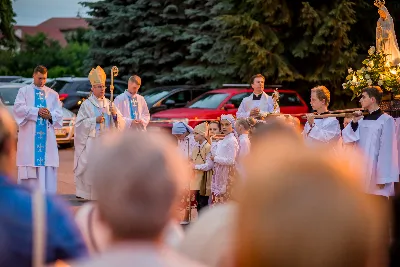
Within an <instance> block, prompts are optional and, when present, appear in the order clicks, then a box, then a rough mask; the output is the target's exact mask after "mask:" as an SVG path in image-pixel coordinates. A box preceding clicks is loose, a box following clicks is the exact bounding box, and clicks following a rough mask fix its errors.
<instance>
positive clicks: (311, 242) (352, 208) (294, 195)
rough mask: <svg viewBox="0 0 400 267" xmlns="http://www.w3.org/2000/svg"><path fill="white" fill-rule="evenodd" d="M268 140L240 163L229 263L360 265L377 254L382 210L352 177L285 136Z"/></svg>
mask: <svg viewBox="0 0 400 267" xmlns="http://www.w3.org/2000/svg"><path fill="white" fill-rule="evenodd" d="M270 133H271V132H270ZM261 136H262V135H261ZM269 137H270V138H265V139H264V140H258V144H257V146H256V149H253V150H252V152H251V155H250V156H249V157H248V158H247V160H246V164H245V168H246V173H247V175H248V177H247V180H246V183H245V184H244V185H243V187H242V188H241V190H239V194H238V205H239V206H238V216H237V220H238V223H237V225H236V232H237V236H236V238H237V242H236V243H235V245H236V248H235V251H234V253H233V255H234V256H233V257H234V258H235V259H234V261H235V266H268V267H286V266H291V267H320V266H324V267H347V266H348V267H361V266H367V262H368V263H370V262H372V261H374V260H375V259H372V258H370V256H371V255H375V256H377V257H378V255H382V254H380V253H379V251H380V250H382V249H383V250H385V249H386V248H385V245H383V244H382V243H381V242H382V241H383V240H384V239H383V235H382V233H383V231H384V230H383V229H384V228H383V221H384V220H385V218H386V213H385V212H384V211H385V209H384V208H383V207H381V206H378V205H379V204H378V203H375V202H373V200H372V199H370V198H369V196H367V195H365V194H363V193H362V191H361V189H360V186H359V184H358V182H357V181H358V179H359V175H360V174H358V173H355V172H353V171H352V170H351V169H349V168H347V165H346V164H342V163H341V162H340V161H339V159H338V158H337V157H336V158H334V157H331V154H329V153H327V152H326V151H321V150H316V149H310V148H305V147H304V145H303V144H301V143H300V142H295V138H294V137H293V136H292V137H290V134H287V135H286V136H285V135H278V134H276V135H274V136H271V135H270V136H269ZM265 151H268V153H265ZM340 160H342V161H343V162H344V161H346V158H345V157H344V156H342V157H340ZM381 238H382V239H381Z"/></svg>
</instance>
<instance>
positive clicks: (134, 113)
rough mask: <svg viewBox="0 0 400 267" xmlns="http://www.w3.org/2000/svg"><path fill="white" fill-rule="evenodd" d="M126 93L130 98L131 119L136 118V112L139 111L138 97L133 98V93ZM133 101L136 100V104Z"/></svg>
mask: <svg viewBox="0 0 400 267" xmlns="http://www.w3.org/2000/svg"><path fill="white" fill-rule="evenodd" d="M126 95H127V96H128V99H129V111H130V113H131V119H132V120H135V119H136V112H137V99H136V97H135V98H134V99H133V98H132V97H131V93H129V92H126ZM133 101H135V105H134V104H133Z"/></svg>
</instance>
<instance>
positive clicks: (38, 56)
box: [0, 33, 89, 77]
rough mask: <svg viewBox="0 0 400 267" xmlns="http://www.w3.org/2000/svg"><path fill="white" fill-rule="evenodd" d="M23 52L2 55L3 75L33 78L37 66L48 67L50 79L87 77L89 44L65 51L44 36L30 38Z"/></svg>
mask: <svg viewBox="0 0 400 267" xmlns="http://www.w3.org/2000/svg"><path fill="white" fill-rule="evenodd" d="M23 44H24V45H23V47H22V50H21V51H20V52H18V53H17V52H13V51H1V50H0V61H1V62H2V67H1V68H0V75H20V76H23V77H31V76H32V72H33V69H34V67H35V66H37V65H39V64H40V65H44V66H46V67H47V68H48V69H49V74H48V76H49V77H59V76H65V75H68V76H83V75H84V74H85V73H84V72H83V71H82V64H83V60H84V58H85V57H86V55H87V53H88V49H89V47H88V45H87V44H86V43H78V42H73V43H69V44H68V45H67V46H66V47H64V48H63V47H61V46H60V44H59V43H58V42H57V41H54V40H50V39H48V38H47V36H46V35H45V34H44V33H39V34H37V35H35V36H26V37H25V39H24V43H23Z"/></svg>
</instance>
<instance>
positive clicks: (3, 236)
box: [0, 175, 88, 267]
mask: <svg viewBox="0 0 400 267" xmlns="http://www.w3.org/2000/svg"><path fill="white" fill-rule="evenodd" d="M46 205H47V214H46V216H47V226H46V227H47V229H46V230H47V239H46V263H52V262H55V261H56V260H58V259H59V260H70V259H76V258H80V257H84V256H87V255H88V251H87V248H86V245H85V243H84V241H83V239H82V236H81V234H80V232H79V230H78V228H77V226H76V224H75V222H74V220H73V217H72V215H71V214H70V213H69V212H68V210H67V207H66V205H65V204H63V202H62V201H61V199H58V198H56V197H49V196H46ZM32 226H33V220H32V197H31V192H30V191H29V190H28V189H25V188H22V187H20V186H18V185H15V184H13V183H11V182H10V181H9V180H8V178H7V177H5V176H3V175H0V266H18V267H25V266H26V267H30V266H32Z"/></svg>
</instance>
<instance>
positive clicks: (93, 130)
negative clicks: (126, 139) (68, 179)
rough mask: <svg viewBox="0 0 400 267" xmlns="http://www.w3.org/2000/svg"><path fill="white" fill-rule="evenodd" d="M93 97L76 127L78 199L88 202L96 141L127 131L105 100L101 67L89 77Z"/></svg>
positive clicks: (82, 109) (113, 109) (86, 101)
mask: <svg viewBox="0 0 400 267" xmlns="http://www.w3.org/2000/svg"><path fill="white" fill-rule="evenodd" d="M89 80H90V83H91V85H92V89H91V90H92V94H91V96H90V97H89V98H88V99H87V100H85V101H84V102H83V103H82V105H81V107H80V108H79V112H78V116H77V118H76V124H75V155H74V173H75V184H76V196H77V197H78V198H84V199H88V200H92V199H93V192H92V181H90V180H88V179H85V175H84V173H85V171H86V164H87V161H88V152H89V151H90V149H91V147H92V146H93V143H94V140H95V138H97V137H98V136H100V135H102V134H103V133H105V132H106V131H107V130H111V129H118V130H122V129H124V128H125V120H124V118H123V116H122V114H121V113H120V112H119V110H118V109H117V108H115V107H114V106H113V104H112V103H111V102H110V100H108V99H107V98H105V90H106V86H105V83H106V73H105V72H104V70H103V69H102V68H101V67H100V66H97V68H96V69H92V70H91V71H90V73H89Z"/></svg>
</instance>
